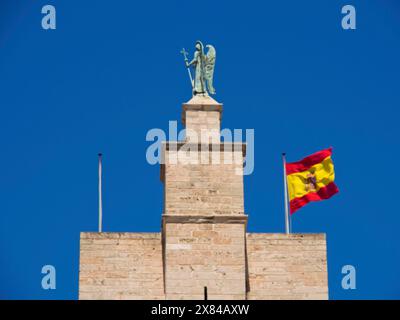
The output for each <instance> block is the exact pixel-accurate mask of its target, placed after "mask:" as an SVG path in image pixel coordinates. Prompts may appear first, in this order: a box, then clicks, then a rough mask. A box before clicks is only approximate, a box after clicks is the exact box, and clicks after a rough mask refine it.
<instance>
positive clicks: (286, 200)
mask: <svg viewBox="0 0 400 320" xmlns="http://www.w3.org/2000/svg"><path fill="white" fill-rule="evenodd" d="M282 162H283V187H284V190H283V192H284V194H285V231H286V234H289V233H290V229H289V228H290V226H289V206H288V192H287V179H286V153H282Z"/></svg>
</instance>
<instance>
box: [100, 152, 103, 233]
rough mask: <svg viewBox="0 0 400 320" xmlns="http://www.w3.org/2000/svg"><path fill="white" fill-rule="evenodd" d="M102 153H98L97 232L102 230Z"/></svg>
mask: <svg viewBox="0 0 400 320" xmlns="http://www.w3.org/2000/svg"><path fill="white" fill-rule="evenodd" d="M102 156H103V155H102V154H101V153H99V232H102V227H103V197H102V192H101V191H102V190H101V189H102V187H101V176H102V172H101V169H102V168H101V160H102Z"/></svg>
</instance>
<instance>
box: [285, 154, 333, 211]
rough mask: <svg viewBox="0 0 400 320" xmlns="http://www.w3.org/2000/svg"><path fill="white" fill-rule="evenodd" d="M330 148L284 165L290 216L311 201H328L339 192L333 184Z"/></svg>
mask: <svg viewBox="0 0 400 320" xmlns="http://www.w3.org/2000/svg"><path fill="white" fill-rule="evenodd" d="M331 156H332V148H329V149H325V150H322V151H318V152H316V153H314V154H312V155H310V156H308V157H306V158H304V159H303V160H300V161H298V162H292V163H286V178H287V185H288V191H289V204H290V214H293V213H294V212H296V211H297V210H298V209H300V208H301V207H303V206H304V205H306V204H307V203H309V202H311V201H320V200H325V199H329V198H330V197H332V196H333V195H334V194H336V193H338V192H339V189H338V188H337V187H336V185H335V183H334V182H333V181H334V180H335V171H334V167H333V162H332V158H331Z"/></svg>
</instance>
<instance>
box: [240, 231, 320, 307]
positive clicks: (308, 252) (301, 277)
mask: <svg viewBox="0 0 400 320" xmlns="http://www.w3.org/2000/svg"><path fill="white" fill-rule="evenodd" d="M246 244H247V262H248V280H249V292H248V295H247V298H248V299H254V300H260V299H266V300H270V299H296V300H300V299H328V275H327V260H326V240H325V234H291V235H286V234H268V233H248V234H247V236H246Z"/></svg>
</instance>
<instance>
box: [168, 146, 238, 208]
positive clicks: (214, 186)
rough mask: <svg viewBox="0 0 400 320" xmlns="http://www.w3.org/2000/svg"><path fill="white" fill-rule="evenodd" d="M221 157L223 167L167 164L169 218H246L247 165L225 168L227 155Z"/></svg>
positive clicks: (216, 165) (220, 154)
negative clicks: (229, 216) (245, 175)
mask: <svg viewBox="0 0 400 320" xmlns="http://www.w3.org/2000/svg"><path fill="white" fill-rule="evenodd" d="M171 152H173V151H167V153H168V154H171ZM237 153H238V155H236V157H237V158H239V157H240V159H241V160H242V159H243V156H242V151H238V152H237ZM218 156H221V158H222V163H221V164H208V165H207V164H186V165H185V164H180V163H178V164H165V176H164V183H165V201H164V203H165V209H164V212H165V214H178V215H193V214H199V215H221V214H222V215H224V214H244V196H243V176H242V175H241V172H242V170H243V163H242V162H239V161H238V163H233V164H225V163H223V159H224V157H223V152H218ZM233 156H235V155H232V157H233Z"/></svg>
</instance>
